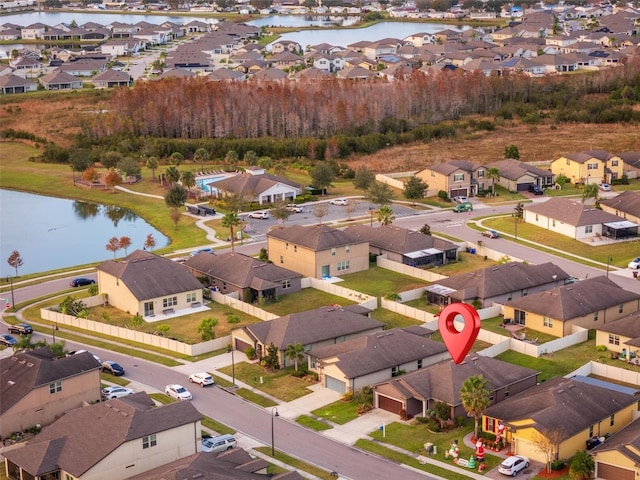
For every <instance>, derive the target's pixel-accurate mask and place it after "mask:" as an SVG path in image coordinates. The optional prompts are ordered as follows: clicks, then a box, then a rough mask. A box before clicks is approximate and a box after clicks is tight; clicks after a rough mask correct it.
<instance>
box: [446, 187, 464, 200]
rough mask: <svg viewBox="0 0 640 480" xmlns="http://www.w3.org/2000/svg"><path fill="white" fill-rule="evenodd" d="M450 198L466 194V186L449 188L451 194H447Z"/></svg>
mask: <svg viewBox="0 0 640 480" xmlns="http://www.w3.org/2000/svg"><path fill="white" fill-rule="evenodd" d="M449 196H450V197H451V198H453V197H459V196H464V197H466V196H467V189H466V188H458V189H453V190H451V194H450V195H449Z"/></svg>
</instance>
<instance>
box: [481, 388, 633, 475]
mask: <svg viewBox="0 0 640 480" xmlns="http://www.w3.org/2000/svg"><path fill="white" fill-rule="evenodd" d="M609 385H610V386H611V388H604V387H601V386H596V385H591V384H589V383H585V382H581V381H578V380H574V379H571V378H562V377H556V378H551V379H549V380H547V381H546V382H544V383H541V384H539V385H536V386H535V387H531V388H530V389H528V390H525V391H524V392H522V393H520V394H518V395H515V396H513V397H510V398H508V399H506V400H504V401H503V402H500V403H498V404H496V405H492V406H490V407H489V408H488V409H487V410H485V412H484V415H483V417H482V425H483V428H484V430H485V431H488V432H491V433H496V432H497V428H498V424H499V423H500V422H501V423H503V424H504V425H505V426H506V427H507V428H506V430H505V432H506V435H505V439H506V441H507V442H508V443H511V451H512V452H513V453H515V454H517V455H524V456H526V457H529V458H530V459H532V460H537V461H539V462H546V460H545V458H544V455H543V454H542V452H540V450H539V449H538V444H539V443H540V441H541V440H542V439H544V438H547V439H549V440H550V441H551V442H552V443H555V444H556V445H557V447H556V451H555V452H554V454H553V459H554V460H555V459H559V458H571V457H573V456H574V455H575V453H576V452H577V451H578V450H584V449H585V447H586V444H587V440H589V439H590V438H591V437H593V436H597V437H601V436H604V435H605V434H607V433H609V434H613V433H615V432H617V431H618V430H620V429H622V428H624V427H625V426H627V425H628V424H629V423H630V422H631V420H632V419H633V416H634V412H637V411H638V397H636V396H635V395H631V394H629V393H624V392H620V391H618V390H617V388H616V387H618V385H613V384H609ZM492 428H493V429H492ZM616 480H617V479H616Z"/></svg>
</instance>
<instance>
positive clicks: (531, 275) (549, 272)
mask: <svg viewBox="0 0 640 480" xmlns="http://www.w3.org/2000/svg"><path fill="white" fill-rule="evenodd" d="M554 275H556V278H555V280H554V278H553V277H554ZM569 276H570V275H569V274H567V273H566V272H565V271H564V270H562V269H561V268H560V267H558V266H557V265H555V264H553V263H551V262H547V263H543V264H540V265H530V264H527V263H520V262H509V263H504V264H502V265H494V266H491V267H487V268H483V269H482V270H475V271H473V272H467V273H461V274H459V275H454V276H452V277H449V278H445V279H442V280H438V281H437V282H435V285H441V286H444V287H449V288H451V289H454V290H457V291H459V292H461V293H462V294H464V297H463V298H472V297H478V298H490V297H495V296H497V295H502V294H505V293H508V292H514V291H516V290H523V289H526V288H533V287H537V286H540V285H546V284H548V283H551V282H553V281H558V282H562V283H564V281H565V280H566V279H567V278H569Z"/></svg>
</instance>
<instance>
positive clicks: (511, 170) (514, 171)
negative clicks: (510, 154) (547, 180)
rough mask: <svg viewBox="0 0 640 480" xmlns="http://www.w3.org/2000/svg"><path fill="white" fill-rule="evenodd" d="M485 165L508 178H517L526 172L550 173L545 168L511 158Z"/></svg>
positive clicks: (536, 175)
mask: <svg viewBox="0 0 640 480" xmlns="http://www.w3.org/2000/svg"><path fill="white" fill-rule="evenodd" d="M486 167H487V168H492V167H493V168H497V169H498V170H499V171H500V176H501V177H503V178H507V179H509V180H518V179H519V178H521V177H523V176H524V175H527V174H530V175H533V176H535V177H546V176H550V175H551V173H550V172H548V171H546V170H542V169H541V168H537V167H534V166H532V165H529V164H527V163H526V162H521V161H519V160H512V159H506V160H500V161H498V162H493V163H490V164H488V165H486Z"/></svg>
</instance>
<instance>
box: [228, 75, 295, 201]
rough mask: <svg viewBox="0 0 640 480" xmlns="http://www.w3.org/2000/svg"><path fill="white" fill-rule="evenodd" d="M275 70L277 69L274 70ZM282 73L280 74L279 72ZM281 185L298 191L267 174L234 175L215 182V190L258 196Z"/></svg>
mask: <svg viewBox="0 0 640 480" xmlns="http://www.w3.org/2000/svg"><path fill="white" fill-rule="evenodd" d="M274 70H277V69H274ZM280 73H282V72H280ZM278 183H282V184H284V185H288V186H290V187H292V188H295V189H297V190H300V185H299V184H298V183H296V182H294V181H291V180H289V179H287V178H284V177H277V176H275V175H271V174H269V173H263V174H259V175H254V174H252V173H241V174H239V175H234V176H233V177H229V178H227V179H225V180H219V181H217V182H215V188H217V189H220V190H224V191H227V192H231V193H237V194H239V195H243V194H245V195H246V194H252V195H256V194H260V193H262V192H264V191H266V190H268V189H269V188H271V187H273V186H274V185H277V184H278Z"/></svg>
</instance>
